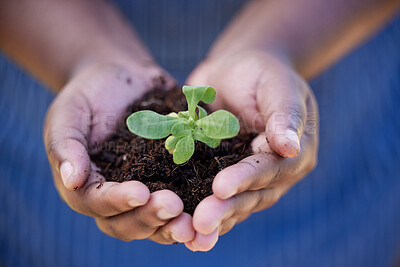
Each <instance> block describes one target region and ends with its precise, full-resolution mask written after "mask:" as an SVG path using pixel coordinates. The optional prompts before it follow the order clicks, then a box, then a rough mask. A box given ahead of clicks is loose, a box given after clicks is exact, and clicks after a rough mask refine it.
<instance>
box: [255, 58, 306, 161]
mask: <svg viewBox="0 0 400 267" xmlns="http://www.w3.org/2000/svg"><path fill="white" fill-rule="evenodd" d="M281 65H282V64H281ZM257 92H258V96H257V101H258V103H257V104H258V106H259V109H260V112H261V113H262V114H264V115H265V116H266V128H265V131H266V133H267V140H268V142H269V146H270V147H271V148H272V150H273V151H275V152H276V153H277V154H279V155H281V156H282V157H286V158H293V157H296V156H297V155H298V154H299V152H300V138H301V136H302V134H303V131H304V126H305V123H306V118H307V105H306V99H307V95H308V92H309V88H308V85H307V83H306V82H305V81H304V80H303V79H302V78H301V77H299V76H298V75H297V74H295V73H294V72H293V71H292V70H290V69H288V68H287V67H286V66H280V65H278V66H277V69H276V70H275V72H274V74H273V75H271V74H268V73H267V74H265V77H264V76H263V77H262V78H261V81H260V83H259V88H258V89H257Z"/></svg>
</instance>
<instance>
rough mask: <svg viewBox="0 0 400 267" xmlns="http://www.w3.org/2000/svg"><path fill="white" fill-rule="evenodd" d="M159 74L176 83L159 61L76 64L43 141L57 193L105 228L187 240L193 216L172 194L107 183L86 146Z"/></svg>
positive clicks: (122, 234) (123, 235) (125, 234)
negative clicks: (76, 69)
mask: <svg viewBox="0 0 400 267" xmlns="http://www.w3.org/2000/svg"><path fill="white" fill-rule="evenodd" d="M159 77H163V78H164V80H165V81H166V84H165V87H166V88H167V87H171V85H173V83H174V81H173V79H172V78H170V77H169V76H168V75H167V74H166V73H164V71H162V70H161V69H160V68H159V67H157V66H154V65H151V66H147V67H143V66H137V65H135V64H133V65H130V66H129V67H123V66H121V65H114V64H102V65H94V66H91V67H87V68H85V69H84V70H82V71H79V73H78V74H77V75H74V77H73V78H72V79H71V80H70V82H69V83H68V84H67V85H66V86H65V87H64V88H63V90H62V91H61V92H60V93H59V94H58V96H57V97H56V99H55V100H54V102H53V103H52V105H51V107H50V109H49V110H48V113H47V117H46V123H45V126H44V141H45V146H46V151H47V154H48V158H49V161H50V165H51V169H52V172H53V178H54V182H55V185H56V188H57V190H58V192H59V193H60V196H61V197H62V199H63V200H64V201H65V202H66V203H67V204H68V205H69V206H70V207H71V208H72V209H74V210H75V211H77V212H79V213H82V214H85V215H88V216H92V217H94V218H95V219H96V222H97V225H98V227H99V228H100V230H101V231H103V232H104V233H106V234H108V235H110V236H113V237H116V238H119V239H121V240H126V241H130V240H133V239H144V238H149V239H151V240H154V241H156V242H159V243H163V244H170V243H174V242H188V241H190V240H192V239H193V238H194V235H195V232H194V229H193V226H192V218H191V216H190V215H188V214H186V213H183V212H182V211H183V203H182V201H181V199H180V198H179V197H178V196H177V195H176V194H175V193H173V192H171V191H168V190H162V191H157V192H154V193H152V194H150V192H149V190H148V188H147V187H146V186H145V185H144V184H142V183H140V182H138V181H127V182H123V183H117V182H105V179H104V177H102V176H101V175H100V174H99V173H97V172H96V171H95V168H94V166H93V164H92V163H91V161H90V158H89V155H88V151H87V150H88V147H90V146H91V145H93V144H95V143H98V142H101V141H104V140H105V139H106V138H107V137H108V136H109V135H110V134H111V133H112V132H113V131H115V129H116V128H117V126H118V123H117V122H118V119H119V117H120V115H122V114H123V112H124V111H125V109H126V108H127V106H128V105H129V104H130V103H132V102H133V101H134V100H135V99H138V98H139V97H140V96H141V95H142V94H143V93H144V92H146V91H147V90H149V89H151V88H152V87H153V86H154V85H155V84H154V83H155V82H157V81H161V80H160V79H157V78H159ZM100 183H103V185H102V186H99V185H100Z"/></svg>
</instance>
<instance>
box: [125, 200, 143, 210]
mask: <svg viewBox="0 0 400 267" xmlns="http://www.w3.org/2000/svg"><path fill="white" fill-rule="evenodd" d="M143 204H145V202H143V201H138V200H136V199H134V198H132V199H130V200H129V201H128V205H129V206H131V207H133V208H134V207H137V206H140V205H143Z"/></svg>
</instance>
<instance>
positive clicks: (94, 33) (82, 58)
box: [0, 0, 153, 90]
mask: <svg viewBox="0 0 400 267" xmlns="http://www.w3.org/2000/svg"><path fill="white" fill-rule="evenodd" d="M0 48H2V50H3V51H5V53H6V54H8V55H9V56H11V57H12V58H13V59H14V60H16V61H17V62H18V63H19V64H21V65H22V66H23V67H25V68H26V69H27V70H28V71H30V72H32V73H33V74H34V75H35V76H37V77H38V78H39V79H40V80H42V81H43V82H44V83H46V84H47V85H49V86H50V87H51V88H53V89H56V90H57V89H59V88H60V87H61V86H62V85H63V84H64V83H65V82H66V81H67V80H68V79H69V77H70V76H71V75H73V73H74V72H76V71H77V69H79V68H81V67H83V66H85V65H88V64H94V63H103V62H104V63H107V62H115V63H121V64H129V61H130V60H135V61H143V62H153V61H152V58H151V56H150V54H149V53H148V51H147V50H146V48H145V47H144V46H143V44H142V43H141V42H140V40H139V38H138V37H137V36H136V35H135V33H134V32H133V31H132V29H130V28H129V26H128V25H127V23H125V21H124V20H123V19H122V18H121V16H120V14H119V13H118V12H117V11H116V10H115V9H114V8H113V6H112V5H110V4H109V3H107V1H104V0H68V1H66V0H2V1H0ZM147 64H148V63H147Z"/></svg>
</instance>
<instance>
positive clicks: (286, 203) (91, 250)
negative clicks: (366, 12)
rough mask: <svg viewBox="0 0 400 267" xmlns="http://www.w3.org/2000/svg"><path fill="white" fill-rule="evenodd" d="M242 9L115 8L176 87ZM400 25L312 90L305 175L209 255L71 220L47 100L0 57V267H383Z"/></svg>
mask: <svg viewBox="0 0 400 267" xmlns="http://www.w3.org/2000/svg"><path fill="white" fill-rule="evenodd" d="M241 2H242V1H232V0H221V1H210V0H205V1H184V0H168V1H166V0H164V1H161V0H151V1H150V0H136V1H120V3H119V4H120V7H121V9H122V10H123V12H124V13H125V15H126V16H127V17H128V18H129V19H130V21H131V22H132V23H133V24H134V25H135V26H136V28H137V30H138V32H139V33H140V35H141V36H142V37H143V39H144V41H145V43H146V44H147V45H148V46H149V47H150V50H151V51H152V53H153V55H154V56H155V57H156V59H157V60H158V61H159V62H160V63H161V65H163V66H164V67H165V68H166V69H167V70H168V71H170V72H171V73H172V74H173V75H175V76H176V77H177V78H178V79H179V80H180V81H181V82H183V81H184V78H185V77H186V76H187V75H188V73H189V72H190V70H192V69H193V68H194V67H195V65H196V63H198V62H199V61H200V60H201V58H202V57H203V56H204V55H205V53H206V51H207V48H208V47H209V45H210V44H211V43H212V41H213V39H214V38H215V37H216V36H217V34H218V33H219V32H220V31H221V30H222V28H223V27H224V25H225V24H226V23H227V21H228V20H229V19H230V18H231V17H232V15H233V14H234V12H235V11H237V10H238V9H239V8H240V6H241V4H242V3H241ZM399 47H400V17H397V18H396V19H394V21H393V22H392V23H390V25H388V26H387V27H386V28H385V29H384V30H383V31H382V32H380V33H379V34H377V35H376V36H375V37H373V38H372V39H371V40H369V41H368V42H367V43H366V44H364V45H362V46H361V47H359V48H358V49H356V50H355V51H353V52H352V53H351V54H349V55H348V56H346V57H345V58H344V59H342V60H341V61H340V62H339V63H337V64H336V65H335V66H334V67H332V68H331V69H330V70H329V71H327V72H326V73H324V74H323V75H321V76H320V77H318V78H317V79H316V80H314V81H313V82H312V83H311V86H312V88H313V90H314V92H315V95H316V97H317V100H318V103H319V108H320V116H321V121H320V122H321V125H320V152H319V157H318V161H319V162H318V166H317V168H316V170H315V171H313V172H312V173H311V174H310V175H308V176H307V177H306V178H305V179H303V180H302V181H301V182H299V183H298V184H297V185H295V186H294V187H293V188H292V189H291V190H290V191H289V192H288V194H287V195H285V196H284V197H283V198H282V199H281V200H280V201H279V202H278V203H277V204H276V205H275V206H273V207H272V208H270V209H268V210H265V211H262V212H259V213H257V214H254V215H252V216H251V217H250V218H249V219H248V220H247V221H245V222H243V223H241V224H240V225H237V226H235V228H234V229H233V230H232V231H231V232H229V233H228V234H226V235H224V236H222V237H221V238H220V241H219V243H218V244H217V245H216V247H215V248H214V249H213V250H212V251H210V252H208V253H199V252H197V253H193V252H190V251H188V250H187V249H185V248H184V247H183V245H170V246H165V245H159V244H156V243H154V242H152V241H148V240H142V241H134V242H130V243H126V242H122V241H119V240H117V239H113V238H111V237H108V236H106V235H104V234H102V233H101V232H100V231H99V230H98V229H97V227H96V224H95V222H94V220H93V219H92V218H89V217H86V216H84V215H81V214H78V213H76V212H74V211H72V210H71V209H70V208H69V207H68V206H67V205H66V204H65V203H63V202H62V201H61V200H60V198H59V196H58V194H57V192H56V190H55V188H54V186H53V181H52V176H51V172H50V168H49V165H48V162H47V158H46V154H45V151H44V146H43V141H42V126H43V118H44V116H45V112H46V110H47V107H48V105H49V104H50V102H51V101H52V99H53V98H54V96H53V95H52V94H51V93H49V92H48V91H46V90H45V89H44V88H43V87H42V86H40V85H39V84H38V83H37V82H36V81H34V80H33V79H32V78H31V77H29V76H27V75H26V74H25V73H24V72H22V71H21V70H20V69H19V68H17V67H16V66H14V65H13V64H12V63H10V62H9V61H8V60H7V59H5V57H4V56H3V57H0V207H1V209H0V266H50V267H53V266H158V265H160V266H169V265H173V266H187V265H189V264H190V265H192V266H340V267H343V266H352V267H354V266H391V265H393V264H394V263H395V261H396V260H397V259H398V256H399V253H400V223H399V222H400V194H399V192H398V191H399V190H400V138H399V137H400V49H399Z"/></svg>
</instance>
